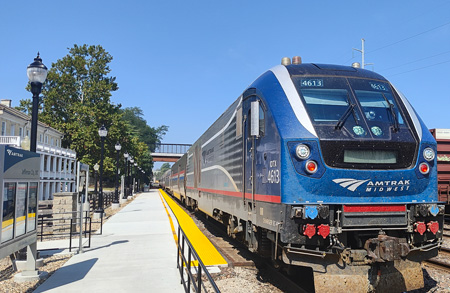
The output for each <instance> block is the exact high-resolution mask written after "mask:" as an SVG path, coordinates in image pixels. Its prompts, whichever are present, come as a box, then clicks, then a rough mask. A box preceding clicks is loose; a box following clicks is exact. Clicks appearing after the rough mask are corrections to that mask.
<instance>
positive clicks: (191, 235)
mask: <svg viewBox="0 0 450 293" xmlns="http://www.w3.org/2000/svg"><path fill="white" fill-rule="evenodd" d="M159 191H160V194H161V195H162V196H163V197H164V199H165V201H166V202H167V204H168V205H169V207H170V209H171V210H172V212H173V214H174V215H175V217H176V218H177V220H178V225H180V226H181V228H182V229H183V231H184V233H185V234H186V237H187V238H188V239H189V241H190V242H191V243H192V246H193V247H194V249H195V251H196V252H197V254H198V256H199V257H200V259H201V260H202V262H203V264H204V265H206V266H216V265H226V264H227V262H226V260H225V259H224V258H223V257H222V255H221V254H220V253H219V252H218V251H217V249H216V248H215V247H214V245H213V244H212V243H211V241H209V239H208V238H207V237H206V236H205V235H204V234H203V233H202V232H201V231H200V229H199V228H198V227H197V225H195V223H194V221H193V220H192V218H191V217H190V216H189V215H188V214H187V213H186V212H185V211H184V210H183V209H182V208H180V207H179V206H178V205H177V204H176V203H175V202H174V201H173V200H172V199H171V198H170V197H169V196H168V195H167V194H166V193H165V192H164V191H163V190H162V189H160V190H159ZM177 243H178V242H177Z"/></svg>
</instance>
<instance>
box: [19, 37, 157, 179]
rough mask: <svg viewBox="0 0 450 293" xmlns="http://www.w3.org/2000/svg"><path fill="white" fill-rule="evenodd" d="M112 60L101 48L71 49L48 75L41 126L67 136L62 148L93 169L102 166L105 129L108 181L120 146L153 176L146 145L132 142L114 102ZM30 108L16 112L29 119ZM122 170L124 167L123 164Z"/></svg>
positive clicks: (26, 104)
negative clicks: (103, 132)
mask: <svg viewBox="0 0 450 293" xmlns="http://www.w3.org/2000/svg"><path fill="white" fill-rule="evenodd" d="M112 59H113V58H112V56H111V55H110V54H109V53H108V52H106V51H105V50H104V49H103V48H102V47H101V46H99V45H98V46H88V45H82V46H78V45H74V47H73V48H70V49H69V53H68V54H67V55H66V56H65V57H63V58H62V59H59V60H57V61H56V62H55V63H53V64H52V66H51V68H50V70H49V72H48V75H47V80H46V82H45V83H44V85H43V89H42V99H41V101H40V109H41V113H40V114H39V120H40V121H42V122H44V123H46V124H48V125H50V126H52V127H53V128H56V129H58V130H59V131H61V132H63V133H64V134H65V136H64V139H63V140H62V144H61V145H62V147H65V148H70V149H72V150H74V151H76V152H77V159H78V160H79V161H82V162H83V163H86V164H89V165H91V166H92V165H94V164H95V163H97V162H99V161H100V150H101V144H100V137H99V135H98V129H99V128H100V127H101V126H102V125H105V127H106V128H107V129H108V136H107V137H106V140H105V157H104V174H105V176H110V175H113V174H114V171H115V166H116V155H115V154H116V151H115V149H114V145H115V144H116V142H120V144H121V145H122V147H123V149H125V150H133V155H134V157H135V160H136V161H137V162H138V164H139V165H140V166H141V164H142V166H146V168H148V169H147V171H148V174H150V173H151V157H150V154H149V153H148V151H147V146H146V144H145V143H142V142H141V141H139V139H138V138H137V137H136V138H135V137H134V136H133V134H132V129H131V127H130V125H129V124H128V123H127V122H126V121H125V120H124V119H123V118H122V116H123V113H122V111H121V109H120V108H121V105H114V104H112V103H111V101H110V98H111V95H112V93H113V92H114V91H116V90H117V89H118V85H117V83H116V82H115V80H116V78H115V77H113V76H110V73H111V69H110V67H109V64H110V63H111V61H112ZM28 89H29V86H28ZM30 105H31V101H30V100H22V101H20V106H19V107H18V109H19V110H21V111H23V112H25V113H26V112H27V111H29V110H30V109H31V107H30ZM141 161H142V162H141ZM144 161H145V162H144ZM121 164H122V166H123V165H124V162H123V160H121ZM142 166H141V168H142Z"/></svg>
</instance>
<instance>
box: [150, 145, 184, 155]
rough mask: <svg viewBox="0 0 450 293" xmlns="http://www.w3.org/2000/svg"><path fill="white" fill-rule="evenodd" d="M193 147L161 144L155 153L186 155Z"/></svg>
mask: <svg viewBox="0 0 450 293" xmlns="http://www.w3.org/2000/svg"><path fill="white" fill-rule="evenodd" d="M191 146H192V145H191V144H174V143H159V144H157V145H156V147H155V151H154V153H158V154H185V153H187V151H188V149H189V148H190V147H191Z"/></svg>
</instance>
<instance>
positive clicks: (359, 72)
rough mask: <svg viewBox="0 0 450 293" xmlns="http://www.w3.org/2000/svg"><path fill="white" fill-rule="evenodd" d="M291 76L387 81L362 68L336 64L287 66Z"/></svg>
mask: <svg viewBox="0 0 450 293" xmlns="http://www.w3.org/2000/svg"><path fill="white" fill-rule="evenodd" d="M286 68H287V70H288V72H289V74H290V75H291V76H293V75H335V76H348V77H364V78H372V79H379V80H386V79H385V78H384V77H383V76H381V75H379V74H377V73H375V72H373V71H370V70H365V69H361V68H354V67H351V66H343V65H334V64H316V63H303V64H292V65H287V66H286Z"/></svg>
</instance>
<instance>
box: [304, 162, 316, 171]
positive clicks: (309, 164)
mask: <svg viewBox="0 0 450 293" xmlns="http://www.w3.org/2000/svg"><path fill="white" fill-rule="evenodd" d="M305 167H306V171H307V172H308V173H309V174H314V173H316V171H317V163H316V162H314V161H308V162H306V165H305Z"/></svg>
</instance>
